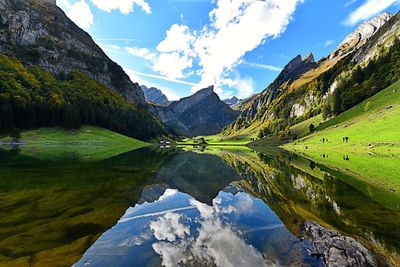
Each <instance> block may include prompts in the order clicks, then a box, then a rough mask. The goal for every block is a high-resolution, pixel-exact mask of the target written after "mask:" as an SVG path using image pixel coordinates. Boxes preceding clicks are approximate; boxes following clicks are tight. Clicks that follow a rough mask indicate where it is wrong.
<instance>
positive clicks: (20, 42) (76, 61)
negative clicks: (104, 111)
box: [0, 0, 146, 106]
mask: <svg viewBox="0 0 400 267" xmlns="http://www.w3.org/2000/svg"><path fill="white" fill-rule="evenodd" d="M49 1H50V2H49ZM0 9H1V12H0V53H5V54H9V55H12V56H14V57H16V58H17V59H19V60H20V61H21V62H22V63H23V64H24V65H26V66H30V65H39V66H40V67H42V68H44V69H47V70H49V71H51V72H52V73H53V74H54V75H56V76H58V77H62V76H66V75H68V73H69V72H70V71H71V70H72V69H78V70H80V71H82V72H84V73H85V74H87V75H89V76H90V77H91V78H93V79H94V80H96V81H99V82H100V83H102V84H103V85H105V86H107V87H108V88H110V89H112V90H114V91H116V92H117V93H118V94H120V95H121V96H122V97H124V98H125V99H127V100H128V101H129V102H131V103H135V104H138V105H142V106H146V101H145V98H144V95H143V92H142V90H141V89H140V86H139V85H138V84H136V83H133V82H132V81H131V80H130V79H129V77H128V76H127V74H126V73H125V72H124V71H123V69H122V68H121V67H120V66H119V65H118V64H116V63H115V62H113V61H112V60H110V59H109V58H108V57H107V55H106V54H105V53H104V52H103V51H102V50H101V49H100V47H99V46H97V45H96V43H95V42H94V41H93V39H92V38H91V37H90V35H89V34H87V33H86V32H85V31H83V30H82V29H80V28H79V27H78V26H77V25H76V24H75V23H73V22H72V21H71V20H70V19H69V18H68V17H67V16H66V15H65V14H64V12H63V11H62V10H61V9H60V8H59V7H57V6H56V5H54V0H26V1H21V0H0Z"/></svg>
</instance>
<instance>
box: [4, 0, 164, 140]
mask: <svg viewBox="0 0 400 267" xmlns="http://www.w3.org/2000/svg"><path fill="white" fill-rule="evenodd" d="M148 108H149V105H148V104H147V103H146V101H145V98H144V94H143V92H142V90H141V88H140V86H139V85H138V84H136V83H133V82H132V81H131V80H130V79H129V77H128V76H127V75H126V74H125V72H124V71H123V69H122V68H121V67H120V66H119V65H117V64H116V63H115V62H113V61H111V60H110V59H109V58H108V57H107V56H106V54H105V53H104V52H103V51H102V50H101V49H100V48H99V47H98V46H97V45H96V43H95V42H94V41H93V40H92V38H91V37H90V36H89V34H87V33H86V32H84V31H83V30H81V29H80V28H79V27H78V26H76V25H75V24H74V23H73V22H72V21H71V20H70V19H68V17H67V16H66V15H65V14H64V12H63V11H62V10H61V9H60V8H58V7H57V6H56V5H55V1H54V0H53V1H51V0H28V1H20V0H0V133H7V132H9V131H11V130H12V129H13V128H15V127H18V128H23V129H25V128H37V127H43V126H50V127H53V126H58V127H60V126H61V127H65V128H79V127H81V126H82V125H85V124H89V125H96V126H101V127H103V128H107V129H110V130H113V131H117V132H119V133H122V134H124V135H128V136H131V137H135V138H138V139H142V140H144V139H149V138H153V137H157V136H159V135H161V134H162V133H164V132H165V131H164V129H163V126H161V124H160V122H159V121H158V120H157V119H156V118H155V117H154V115H153V114H151V113H150V112H149V111H148V110H147V109H148Z"/></svg>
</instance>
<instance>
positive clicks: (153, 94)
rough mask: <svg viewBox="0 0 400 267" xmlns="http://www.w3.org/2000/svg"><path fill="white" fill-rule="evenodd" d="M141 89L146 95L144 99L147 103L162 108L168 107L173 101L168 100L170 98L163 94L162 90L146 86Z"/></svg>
mask: <svg viewBox="0 0 400 267" xmlns="http://www.w3.org/2000/svg"><path fill="white" fill-rule="evenodd" d="M140 87H141V89H142V91H143V93H144V97H145V98H146V101H147V102H150V103H153V104H156V105H161V106H167V105H169V104H171V101H169V100H168V98H167V97H166V96H165V95H164V94H163V92H161V90H160V89H158V88H155V87H150V88H148V87H147V86H145V85H142V86H140Z"/></svg>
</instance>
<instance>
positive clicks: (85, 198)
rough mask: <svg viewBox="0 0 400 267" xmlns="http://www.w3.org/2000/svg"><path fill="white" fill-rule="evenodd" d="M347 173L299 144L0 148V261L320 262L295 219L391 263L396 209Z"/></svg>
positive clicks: (398, 235) (398, 231) (397, 245)
mask: <svg viewBox="0 0 400 267" xmlns="http://www.w3.org/2000/svg"><path fill="white" fill-rule="evenodd" d="M349 180H351V177H348V176H346V175H344V174H342V173H339V172H338V171H334V170H330V169H328V168H326V167H324V166H319V165H318V164H315V163H313V162H310V161H308V160H306V159H304V158H301V157H298V156H294V155H287V154H281V153H278V154H274V155H269V156H267V155H264V154H260V153H256V152H254V151H250V150H249V151H232V150H229V151H223V150H209V151H208V150H206V151H204V152H195V151H182V150H177V149H175V150H168V151H162V150H158V149H155V148H146V149H141V150H137V151H132V152H128V153H125V154H122V155H119V156H115V157H112V158H108V159H102V158H101V157H99V158H93V159H90V158H85V157H82V156H80V155H77V154H73V153H68V154H67V155H63V157H59V156H58V157H55V156H54V155H53V154H52V153H42V152H38V151H34V152H32V151H24V150H20V151H19V150H11V151H10V150H4V149H3V150H0V265H5V266H32V265H36V266H71V265H74V266H160V265H164V266H323V263H322V260H321V259H320V258H318V257H311V256H310V255H309V253H308V251H309V250H310V249H311V245H310V243H309V242H308V241H307V240H303V239H302V238H301V236H302V233H301V231H300V228H301V227H300V226H301V224H302V222H304V221H315V222H317V223H319V224H321V225H323V226H325V227H327V228H329V229H335V230H337V231H339V232H341V233H342V234H344V235H349V236H352V237H354V238H356V239H357V240H358V241H360V242H362V243H363V244H364V245H365V246H367V247H368V248H369V249H371V250H372V251H374V252H375V253H376V254H377V255H378V259H379V261H380V262H382V263H385V262H386V263H389V264H392V265H396V264H397V263H398V262H399V253H400V212H399V210H396V208H393V207H396V205H395V204H393V203H389V204H388V201H387V200H386V199H385V198H382V196H381V195H380V197H379V198H375V197H374V194H373V188H370V187H369V186H368V185H363V184H360V183H358V184H352V183H348V182H346V181H349ZM350 184H351V185H350ZM382 199H383V200H382ZM393 201H396V199H394V200H393Z"/></svg>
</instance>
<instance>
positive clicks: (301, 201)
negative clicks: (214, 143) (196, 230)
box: [221, 153, 400, 263]
mask: <svg viewBox="0 0 400 267" xmlns="http://www.w3.org/2000/svg"><path fill="white" fill-rule="evenodd" d="M221 156H222V157H223V159H224V160H225V161H226V162H227V163H229V164H230V165H231V166H233V167H234V168H235V169H236V170H237V171H238V173H239V175H240V176H241V178H242V179H243V180H242V181H241V182H240V186H241V187H242V188H243V189H245V190H246V191H248V192H251V193H252V194H254V195H256V196H257V197H259V198H262V199H263V200H264V201H266V203H267V204H268V205H269V206H270V207H271V208H272V209H273V210H274V211H275V212H276V213H277V214H278V216H279V217H280V218H281V220H282V221H283V222H284V223H285V224H286V226H287V228H288V229H290V230H291V231H292V232H293V233H299V224H300V223H301V222H302V221H315V222H318V223H319V224H321V225H323V226H325V227H327V228H334V229H336V230H338V231H340V232H342V233H344V234H346V235H350V236H353V237H355V238H356V239H358V240H360V241H361V242H363V243H364V244H366V245H367V246H369V247H370V248H372V249H373V250H374V251H375V252H377V253H378V254H383V255H385V257H386V258H387V259H388V261H389V262H391V263H394V262H398V261H399V260H400V256H399V247H400V241H399V240H400V230H398V229H399V228H398V222H399V221H400V213H399V212H395V211H393V210H390V209H388V208H385V207H384V206H383V205H382V204H380V203H378V202H376V201H374V200H373V199H371V198H370V197H369V196H368V195H365V194H364V193H362V192H360V191H358V190H357V189H356V188H354V187H352V186H351V185H348V184H346V183H344V182H342V180H341V179H340V178H339V177H338V176H340V175H341V174H340V173H339V172H331V171H329V169H326V168H325V169H323V168H321V169H319V168H318V167H315V166H314V164H312V163H310V162H309V161H307V160H305V159H301V158H300V157H296V156H290V157H291V158H289V159H285V158H284V157H282V158H279V156H277V157H276V158H270V157H267V156H263V155H262V154H260V155H259V156H258V157H257V156H254V154H253V155H251V154H250V155H245V154H237V153H224V154H221ZM292 163H294V164H293V165H292ZM295 166H297V167H295ZM299 166H301V168H302V169H304V170H307V172H305V171H303V170H300V169H299V168H298V167H299ZM310 166H311V167H312V168H313V170H312V169H311V168H310ZM308 172H309V173H311V174H312V175H311V174H309V173H308ZM314 175H315V176H314ZM338 178H339V179H338Z"/></svg>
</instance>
